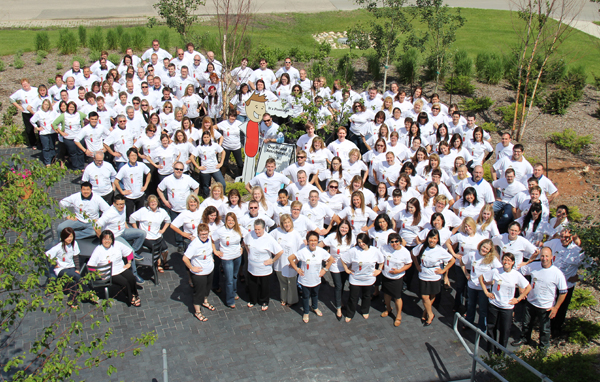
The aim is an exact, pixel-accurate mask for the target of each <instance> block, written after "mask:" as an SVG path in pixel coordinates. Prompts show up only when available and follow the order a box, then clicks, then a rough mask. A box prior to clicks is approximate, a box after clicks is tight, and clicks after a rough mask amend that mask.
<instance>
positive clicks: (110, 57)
mask: <svg viewBox="0 0 600 382" xmlns="http://www.w3.org/2000/svg"><path fill="white" fill-rule="evenodd" d="M107 59H108V61H110V62H112V63H113V65H115V66H116V65H119V63H120V62H121V56H119V55H118V54H116V53H111V54H109V55H108V57H107Z"/></svg>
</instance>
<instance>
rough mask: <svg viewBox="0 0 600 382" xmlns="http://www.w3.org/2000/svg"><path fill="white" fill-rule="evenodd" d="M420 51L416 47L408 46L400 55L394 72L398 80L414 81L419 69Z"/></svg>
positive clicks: (417, 76)
mask: <svg viewBox="0 0 600 382" xmlns="http://www.w3.org/2000/svg"><path fill="white" fill-rule="evenodd" d="M420 59H421V58H420V53H419V50H418V49H417V48H410V49H408V50H407V51H406V53H404V55H402V56H401V57H400V61H399V62H398V65H396V72H398V76H399V77H400V81H402V82H406V83H411V84H412V83H414V82H415V81H416V80H417V79H418V78H419V74H420V71H421V64H420Z"/></svg>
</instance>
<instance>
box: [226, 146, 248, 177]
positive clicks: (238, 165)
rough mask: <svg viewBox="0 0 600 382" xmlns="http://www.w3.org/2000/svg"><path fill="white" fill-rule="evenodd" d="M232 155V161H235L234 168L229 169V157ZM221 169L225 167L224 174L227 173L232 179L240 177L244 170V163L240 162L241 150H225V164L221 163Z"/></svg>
mask: <svg viewBox="0 0 600 382" xmlns="http://www.w3.org/2000/svg"><path fill="white" fill-rule="evenodd" d="M230 154H233V159H235V165H236V167H234V168H231V167H230V166H229V155H230ZM223 167H225V169H224V171H225V173H226V172H227V171H229V172H230V173H231V174H232V176H233V178H235V177H237V176H240V175H242V171H243V170H244V161H243V160H242V149H237V150H225V162H224V163H223Z"/></svg>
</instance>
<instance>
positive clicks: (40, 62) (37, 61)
mask: <svg viewBox="0 0 600 382" xmlns="http://www.w3.org/2000/svg"><path fill="white" fill-rule="evenodd" d="M34 62H35V64H36V65H42V62H44V59H43V58H42V57H40V56H36V57H35V61H34Z"/></svg>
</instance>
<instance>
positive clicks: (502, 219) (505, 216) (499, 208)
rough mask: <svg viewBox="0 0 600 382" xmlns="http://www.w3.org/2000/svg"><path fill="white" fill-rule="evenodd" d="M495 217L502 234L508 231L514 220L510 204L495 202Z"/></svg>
mask: <svg viewBox="0 0 600 382" xmlns="http://www.w3.org/2000/svg"><path fill="white" fill-rule="evenodd" d="M494 215H495V217H496V224H497V225H498V230H499V231H500V233H505V232H507V231H508V224H509V223H510V222H511V221H513V220H514V217H513V213H512V206H511V205H510V203H504V202H498V201H496V202H494Z"/></svg>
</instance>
